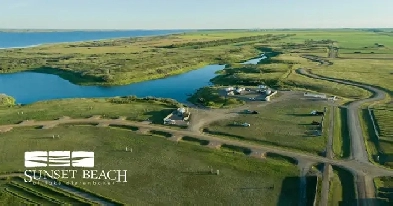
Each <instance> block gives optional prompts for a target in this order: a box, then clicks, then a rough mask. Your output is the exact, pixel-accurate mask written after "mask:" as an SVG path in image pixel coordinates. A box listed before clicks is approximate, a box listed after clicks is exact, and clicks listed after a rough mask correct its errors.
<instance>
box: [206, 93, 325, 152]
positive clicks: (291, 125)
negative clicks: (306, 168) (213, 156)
mask: <svg viewBox="0 0 393 206" xmlns="http://www.w3.org/2000/svg"><path fill="white" fill-rule="evenodd" d="M296 94H297V95H292V97H291V98H287V99H286V100H285V101H279V102H275V103H272V104H269V105H266V106H263V107H252V108H251V109H252V110H256V111H258V112H259V114H239V116H237V117H236V118H232V119H227V120H221V121H218V122H214V123H212V124H210V125H208V126H207V127H206V128H205V129H204V131H205V132H208V133H212V134H219V135H224V136H229V137H232V138H237V139H242V140H248V141H254V142H257V143H262V144H269V145H276V146H282V147H288V148H292V149H297V150H301V151H305V152H310V153H314V154H319V153H320V152H322V151H323V150H324V149H325V146H326V139H327V137H326V136H315V135H314V134H313V133H314V130H315V129H316V128H317V126H315V125H311V122H312V121H320V120H321V117H320V116H313V115H311V114H310V112H311V111H312V110H319V111H323V108H324V107H325V106H328V105H327V102H326V100H318V99H316V100H309V99H303V93H299V92H298V93H296ZM328 112H329V110H328ZM328 117H329V115H328V114H326V116H325V121H328ZM234 122H239V123H243V122H247V123H250V124H251V126H250V127H242V126H239V125H234ZM325 129H326V128H325Z"/></svg>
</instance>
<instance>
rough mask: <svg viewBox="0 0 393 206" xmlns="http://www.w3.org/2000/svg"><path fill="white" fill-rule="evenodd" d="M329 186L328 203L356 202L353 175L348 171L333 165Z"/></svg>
mask: <svg viewBox="0 0 393 206" xmlns="http://www.w3.org/2000/svg"><path fill="white" fill-rule="evenodd" d="M332 175H333V177H332V180H331V181H330V188H329V205H352V204H354V203H356V189H355V180H354V176H353V175H352V173H351V172H350V171H347V170H345V169H343V168H340V167H336V166H333V174H332Z"/></svg>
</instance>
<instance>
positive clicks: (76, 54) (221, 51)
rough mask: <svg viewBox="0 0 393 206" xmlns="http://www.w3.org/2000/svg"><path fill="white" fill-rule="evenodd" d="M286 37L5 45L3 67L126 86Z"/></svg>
mask: <svg viewBox="0 0 393 206" xmlns="http://www.w3.org/2000/svg"><path fill="white" fill-rule="evenodd" d="M285 36H286V35H284V34H277V35H275V36H273V35H269V34H267V33H263V32H247V31H229V32H227V33H226V32H217V31H216V32H192V33H186V34H173V35H167V36H156V37H138V38H122V39H114V40H103V41H89V42H82V43H64V44H54V45H45V46H39V47H32V48H23V49H6V50H0V72H1V73H10V72H18V71H24V70H32V71H35V72H44V73H51V74H57V75H59V76H60V77H62V78H65V79H67V80H69V81H71V82H73V83H75V84H84V85H91V84H99V85H122V84H129V83H133V82H140V81H144V80H149V79H157V78H163V77H166V76H169V75H173V74H179V73H183V72H186V71H190V70H192V69H196V68H200V67H202V66H204V65H207V64H214V63H230V62H238V61H242V60H245V59H249V58H252V57H254V56H256V55H258V54H259V52H258V50H256V49H255V48H254V47H253V46H252V45H251V44H253V43H255V42H270V41H275V40H279V39H282V38H285ZM235 44H237V46H236V45H235ZM239 44H241V45H239Z"/></svg>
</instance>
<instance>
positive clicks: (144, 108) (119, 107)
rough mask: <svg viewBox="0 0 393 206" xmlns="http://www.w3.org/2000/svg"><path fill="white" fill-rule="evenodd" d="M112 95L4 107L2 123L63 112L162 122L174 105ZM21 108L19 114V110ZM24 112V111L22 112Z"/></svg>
mask: <svg viewBox="0 0 393 206" xmlns="http://www.w3.org/2000/svg"><path fill="white" fill-rule="evenodd" d="M110 100H111V99H101V98H99V99H64V100H52V101H44V102H38V103H34V104H30V105H25V106H14V107H11V108H9V107H0V124H16V123H19V122H21V121H23V120H27V119H28V120H32V119H33V120H53V119H57V118H60V117H62V116H69V117H72V118H87V117H90V116H92V115H104V116H103V118H118V117H120V116H124V117H127V119H129V120H135V121H143V120H146V119H148V118H149V119H150V120H152V121H153V123H157V124H162V120H163V119H164V118H165V116H167V115H168V114H170V113H171V112H172V111H173V109H175V107H174V106H172V105H170V104H165V103H161V102H158V101H145V100H140V101H132V102H130V103H124V104H120V103H111V102H110ZM18 112H19V114H18ZM22 112H23V114H21V113H22Z"/></svg>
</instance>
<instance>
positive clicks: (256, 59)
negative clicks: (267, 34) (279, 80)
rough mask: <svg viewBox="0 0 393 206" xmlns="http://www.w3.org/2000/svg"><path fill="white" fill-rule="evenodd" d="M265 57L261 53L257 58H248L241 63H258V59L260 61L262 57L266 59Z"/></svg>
mask: <svg viewBox="0 0 393 206" xmlns="http://www.w3.org/2000/svg"><path fill="white" fill-rule="evenodd" d="M266 58H267V57H266V56H265V54H261V56H260V57H258V58H254V59H249V60H247V61H245V62H243V63H241V64H258V62H259V61H261V60H262V59H266Z"/></svg>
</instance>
